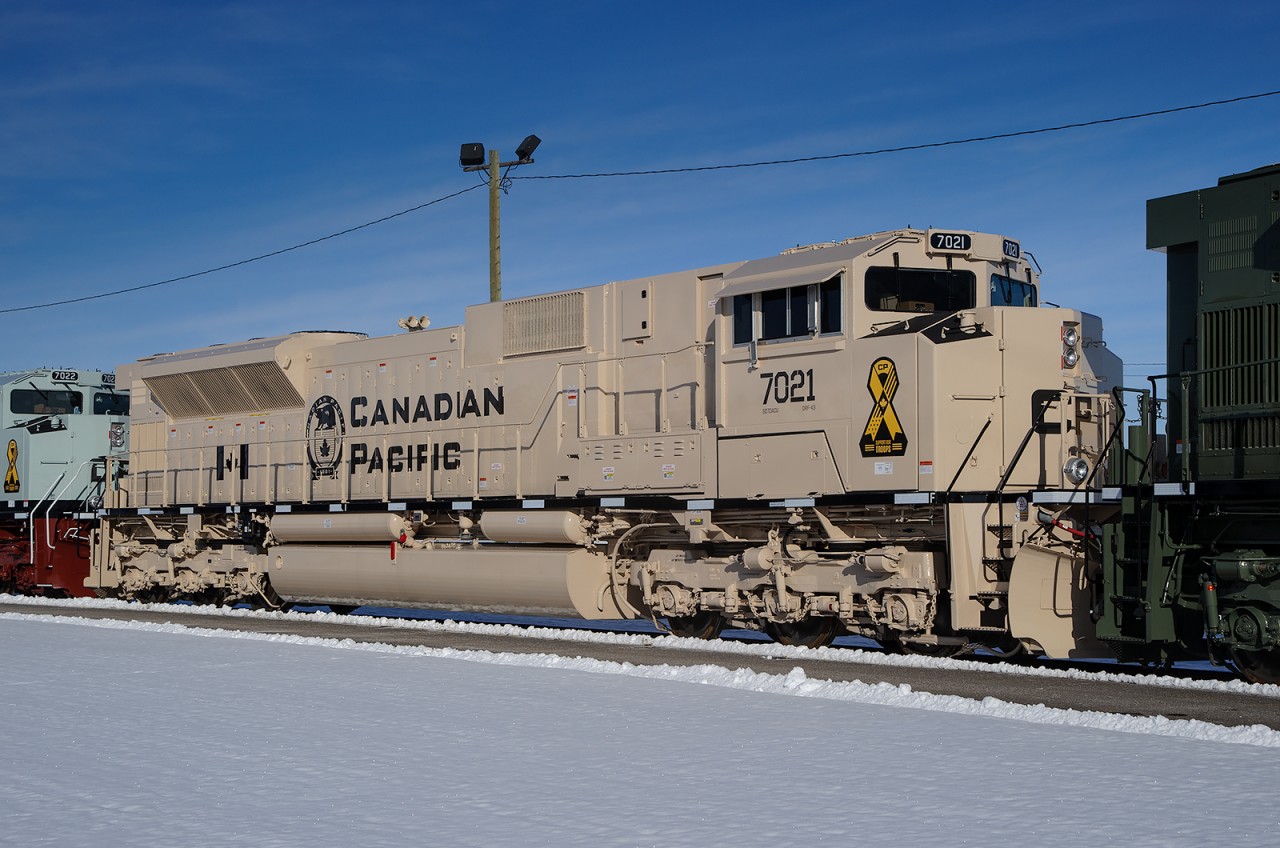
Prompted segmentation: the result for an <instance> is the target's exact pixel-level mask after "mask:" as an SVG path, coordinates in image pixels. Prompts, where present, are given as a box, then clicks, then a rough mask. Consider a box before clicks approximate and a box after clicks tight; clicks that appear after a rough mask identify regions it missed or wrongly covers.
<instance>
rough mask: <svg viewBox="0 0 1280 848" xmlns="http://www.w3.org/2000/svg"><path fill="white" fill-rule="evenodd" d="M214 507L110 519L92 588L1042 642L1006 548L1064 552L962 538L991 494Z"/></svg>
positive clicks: (793, 637) (1022, 536) (915, 641)
mask: <svg viewBox="0 0 1280 848" xmlns="http://www.w3.org/2000/svg"><path fill="white" fill-rule="evenodd" d="M226 510H227V508H223V509H222V510H221V511H219V510H208V511H197V510H196V509H195V508H187V509H186V510H184V512H185V513H186V514H182V513H178V514H173V513H171V512H170V513H164V512H160V511H156V513H155V514H143V515H138V514H123V513H122V514H116V515H111V516H108V517H107V518H105V519H104V520H103V522H102V527H101V530H100V531H99V532H100V533H101V534H102V535H101V543H100V544H98V545H97V546H96V548H95V562H94V568H93V574H92V575H91V578H90V580H89V581H88V583H89V585H91V586H94V587H96V588H97V590H98V591H99V592H100V593H101V594H104V595H113V596H118V597H121V598H125V599H137V600H146V601H158V600H168V599H179V598H185V599H191V600H196V601H204V602H220V603H230V602H241V601H246V602H250V603H255V604H260V605H265V606H271V607H279V606H282V605H284V604H293V603H313V604H330V605H333V606H335V607H337V608H353V607H355V606H360V605H384V606H393V605H394V606H408V607H415V606H416V607H427V608H450V609H462V610H479V611H489V612H519V613H526V614H528V613H542V614H551V615H571V616H578V617H583V618H589V619H620V618H639V617H649V618H653V619H655V620H657V619H666V620H668V621H670V622H672V623H673V624H674V625H675V627H674V629H676V631H677V632H682V631H683V630H685V629H687V628H686V627H682V626H680V625H681V624H687V622H690V621H699V622H703V623H704V624H705V628H704V629H706V630H709V631H716V632H718V630H719V629H720V627H722V626H736V627H745V628H750V629H757V630H765V631H766V632H769V633H770V634H771V635H773V636H774V637H775V638H779V639H780V640H781V641H793V642H796V643H799V644H811V643H815V644H820V643H824V642H826V641H829V639H830V638H831V637H832V636H834V635H836V634H837V633H839V632H847V633H851V634H857V635H862V636H865V637H869V638H872V639H875V640H878V641H880V642H882V643H884V644H886V645H890V646H895V647H896V646H904V645H905V646H907V647H911V646H915V647H917V648H920V649H937V648H938V647H939V646H950V647H949V649H950V650H959V649H962V648H964V647H965V646H968V645H972V644H985V645H988V646H991V647H995V648H998V649H1000V650H1002V651H1007V650H1011V649H1015V648H1018V649H1020V648H1022V647H1023V646H1024V645H1025V646H1026V647H1028V648H1030V649H1032V650H1034V651H1039V650H1042V646H1041V644H1040V641H1045V642H1047V641H1048V640H1047V639H1045V637H1044V636H1043V635H1041V631H1040V630H1037V627H1040V625H1039V624H1037V623H1036V622H1035V621H1032V622H1031V623H1030V625H1029V626H1028V627H1027V632H1026V633H1014V632H1011V630H1010V622H1009V618H1008V609H1009V586H1010V584H1009V581H1008V573H1009V571H1010V569H1011V568H1012V564H1013V561H1014V557H1015V554H1016V553H1017V551H1018V549H1019V548H1021V547H1023V546H1024V545H1026V544H1027V543H1028V542H1029V541H1033V542H1037V543H1038V544H1039V545H1042V546H1048V547H1054V546H1056V547H1057V548H1058V549H1059V550H1061V551H1062V556H1063V557H1065V558H1067V559H1068V560H1071V559H1072V558H1073V557H1077V553H1076V552H1074V551H1073V547H1072V546H1073V543H1072V541H1071V538H1070V537H1069V536H1066V538H1059V537H1061V536H1064V535H1065V534H1062V533H1061V532H1058V531H1054V530H1053V528H1052V527H1050V526H1048V525H1045V524H1043V523H1041V524H1035V525H1032V524H1030V523H1026V522H1023V523H1021V524H1015V523H1013V522H1012V521H1011V522H1010V523H1009V524H1006V525H1001V524H998V523H997V524H993V525H991V527H990V532H988V533H986V534H984V535H985V536H986V538H985V540H984V539H970V538H969V537H968V536H967V535H966V533H967V532H968V529H969V528H970V526H971V525H972V524H973V523H974V521H975V517H980V518H983V520H990V521H995V520H996V519H995V518H994V517H995V516H999V515H1001V513H1004V512H1007V513H1009V514H1010V515H1009V517H1010V519H1012V517H1013V514H1014V513H1015V511H1016V507H1015V505H1013V504H1002V503H992V502H984V503H957V504H934V505H910V506H906V505H903V506H894V505H886V504H836V505H815V506H812V507H775V508H765V507H764V506H763V505H746V506H742V507H732V508H726V509H715V510H681V509H675V510H672V509H658V508H653V509H644V510H639V509H630V510H627V509H596V510H586V509H545V510H537V511H534V510H519V511H517V510H509V509H507V510H504V509H490V510H488V511H483V512H481V511H476V512H474V513H465V514H464V513H432V512H429V511H425V510H424V511H414V510H409V511H406V512H404V513H387V512H381V513H379V512H349V513H320V512H310V513H287V512H275V513H273V512H272V511H271V509H270V508H269V507H266V506H263V507H262V508H261V509H260V510H257V509H250V510H247V511H241V512H229V511H226ZM1056 514H1057V515H1062V516H1065V515H1066V512H1065V511H1061V510H1060V511H1059V512H1058V513H1056ZM1058 523H1059V524H1062V523H1063V522H1062V521H1061V520H1059V521H1058ZM1015 528H1016V529H1015ZM962 530H963V531H965V532H961V531H962ZM1055 534H1056V535H1055ZM973 544H976V545H978V554H979V555H980V557H979V559H977V560H974V559H972V557H971V551H970V547H971V545H973ZM949 551H950V553H948V552H949ZM982 554H985V555H982ZM960 592H963V593H965V594H964V597H960V595H959V593H960ZM957 610H961V612H957ZM1024 620H1025V619H1024ZM1037 639H1039V640H1040V641H1037Z"/></svg>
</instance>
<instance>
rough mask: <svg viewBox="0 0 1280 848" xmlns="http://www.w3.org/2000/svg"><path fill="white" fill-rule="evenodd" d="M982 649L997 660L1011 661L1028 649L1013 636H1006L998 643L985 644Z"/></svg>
mask: <svg viewBox="0 0 1280 848" xmlns="http://www.w3.org/2000/svg"><path fill="white" fill-rule="evenodd" d="M982 649H983V650H984V651H986V652H987V653H989V654H991V655H992V656H994V657H996V658H997V659H1002V660H1011V659H1013V658H1014V657H1020V656H1022V655H1023V654H1024V653H1025V652H1026V647H1025V646H1024V645H1023V644H1022V643H1021V642H1020V641H1018V640H1017V639H1015V638H1013V637H1012V636H1006V637H1005V638H1004V639H1001V640H999V641H997V642H992V643H990V644H984V645H983V646H982Z"/></svg>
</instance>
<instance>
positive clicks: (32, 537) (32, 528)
mask: <svg viewBox="0 0 1280 848" xmlns="http://www.w3.org/2000/svg"><path fill="white" fill-rule="evenodd" d="M66 476H67V472H65V471H64V472H62V473H61V474H59V475H58V479H57V480H54V481H53V482H52V483H51V484H50V485H49V491H47V492H45V493H44V497H42V498H41V499H40V500H39V501H38V502H37V503H36V506H35V509H33V510H31V512H30V513H28V527H27V534H28V535H27V555H28V559H27V564H28V565H35V564H36V522H35V521H34V520H33V519H30V516H32V515H35V514H36V513H37V512H39V511H40V507H42V506H44V502H45V501H47V500H48V499H49V496H50V495H52V494H53V490H54V489H55V488H56V487H57V485H58V484H59V483H61V482H62V478H63V477H66Z"/></svg>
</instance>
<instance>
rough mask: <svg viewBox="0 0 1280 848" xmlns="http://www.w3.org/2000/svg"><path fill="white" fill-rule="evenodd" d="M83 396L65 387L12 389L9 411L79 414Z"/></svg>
mask: <svg viewBox="0 0 1280 848" xmlns="http://www.w3.org/2000/svg"><path fill="white" fill-rule="evenodd" d="M83 409H84V397H83V395H81V394H80V393H79V392H72V391H68V390H66V389H48V390H42V389H14V390H13V392H12V393H11V394H10V395H9V411H10V412H12V413H14V414H15V415H79V414H80V412H81V411H82V410H83Z"/></svg>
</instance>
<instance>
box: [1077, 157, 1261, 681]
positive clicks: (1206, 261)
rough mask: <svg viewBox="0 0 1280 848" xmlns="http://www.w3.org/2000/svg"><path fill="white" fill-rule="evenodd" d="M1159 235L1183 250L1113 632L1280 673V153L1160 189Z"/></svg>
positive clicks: (1111, 531) (1249, 669) (1138, 435)
mask: <svg viewBox="0 0 1280 848" xmlns="http://www.w3.org/2000/svg"><path fill="white" fill-rule="evenodd" d="M1147 247H1148V248H1152V249H1156V250H1161V251H1163V252H1164V253H1166V254H1167V256H1168V354H1167V356H1168V358H1167V360H1166V362H1167V368H1166V370H1167V372H1168V373H1167V374H1164V375H1160V377H1158V378H1153V379H1152V386H1151V390H1150V391H1141V392H1130V393H1128V394H1127V396H1126V400H1127V406H1126V408H1127V409H1128V410H1129V412H1130V414H1131V415H1134V414H1135V413H1137V414H1138V415H1139V417H1140V419H1141V421H1142V423H1141V424H1139V425H1138V426H1136V427H1134V428H1132V429H1131V432H1130V438H1129V447H1128V448H1127V449H1126V461H1125V462H1114V461H1113V462H1112V463H1111V466H1112V473H1113V475H1114V477H1113V482H1116V483H1119V484H1121V487H1122V492H1123V503H1124V506H1123V510H1122V512H1121V519H1120V520H1119V521H1117V522H1114V523H1110V524H1108V525H1106V526H1105V527H1104V529H1103V534H1102V544H1103V550H1102V566H1103V567H1102V572H1101V595H1102V597H1101V599H1100V604H1099V608H1098V610H1097V614H1098V615H1099V617H1100V620H1099V622H1098V636H1099V637H1100V638H1102V639H1103V640H1104V641H1106V642H1108V643H1109V644H1110V645H1111V646H1112V648H1113V649H1114V650H1115V651H1116V653H1117V654H1118V655H1119V656H1120V657H1121V658H1122V659H1140V660H1148V661H1163V660H1172V659H1177V658H1180V657H1187V656H1204V655H1205V653H1206V651H1207V654H1208V656H1209V658H1210V659H1211V660H1213V661H1214V662H1229V663H1232V664H1234V665H1235V666H1236V667H1237V668H1238V669H1239V670H1240V672H1241V673H1242V674H1244V675H1245V676H1246V677H1248V678H1249V679H1251V680H1254V681H1259V682H1280V164H1278V165H1270V166H1267V167H1263V168H1259V169H1256V170H1253V171H1249V172H1247V173H1243V174H1236V175H1232V176H1227V177H1223V178H1222V179H1220V180H1219V181H1218V185H1216V186H1214V187H1211V188H1205V189H1201V190H1199V191H1189V192H1184V193H1182V194H1175V195H1171V196H1169V197H1160V198H1156V199H1154V200H1151V201H1149V202H1148V204H1147ZM1161 418H1163V419H1164V425H1165V430H1166V432H1167V442H1165V441H1164V440H1162V439H1160V438H1159V437H1158V436H1157V432H1158V429H1159V428H1158V426H1157V424H1158V421H1159V419H1161ZM1166 446H1167V449H1166Z"/></svg>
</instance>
